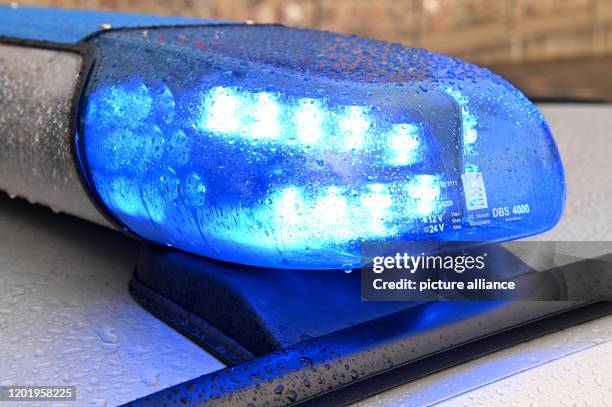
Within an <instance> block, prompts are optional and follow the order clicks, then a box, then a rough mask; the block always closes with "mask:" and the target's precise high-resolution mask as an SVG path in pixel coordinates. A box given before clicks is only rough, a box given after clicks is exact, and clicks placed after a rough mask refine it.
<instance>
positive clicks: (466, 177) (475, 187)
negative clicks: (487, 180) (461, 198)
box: [461, 172, 489, 211]
mask: <svg viewBox="0 0 612 407" xmlns="http://www.w3.org/2000/svg"><path fill="white" fill-rule="evenodd" d="M461 181H462V182H463V190H464V192H465V205H466V207H467V210H468V211H475V210H477V209H487V208H488V207H489V204H488V203H487V192H486V191H485V186H484V179H483V178H482V172H466V173H465V174H463V175H462V176H461Z"/></svg>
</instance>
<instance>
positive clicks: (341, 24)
mask: <svg viewBox="0 0 612 407" xmlns="http://www.w3.org/2000/svg"><path fill="white" fill-rule="evenodd" d="M19 4H24V5H45V6H60V7H78V8H91V9H104V10H121V11H133V12H145V13H155V14H175V15H188V16H197V17H206V18H222V19H231V20H241V21H243V20H252V21H254V22H280V23H283V24H286V25H290V26H298V27H314V28H319V29H325V30H332V31H338V32H343V33H351V34H360V35H365V36H368V37H373V38H379V39H384V40H388V41H394V42H401V43H405V44H408V45H412V46H420V47H424V48H427V49H430V50H434V51H440V52H444V53H449V54H453V55H457V56H459V57H462V58H465V59H468V60H471V61H475V62H480V63H493V62H506V61H513V62H519V61H525V60H540V59H550V58H556V57H564V56H594V55H600V54H605V53H610V52H611V51H612V0H532V1H528V0H395V1H394V0H378V1H368V0H290V1H287V0H285V1H283V0H225V1H224V0H156V1H146V0H24V1H21V2H19Z"/></svg>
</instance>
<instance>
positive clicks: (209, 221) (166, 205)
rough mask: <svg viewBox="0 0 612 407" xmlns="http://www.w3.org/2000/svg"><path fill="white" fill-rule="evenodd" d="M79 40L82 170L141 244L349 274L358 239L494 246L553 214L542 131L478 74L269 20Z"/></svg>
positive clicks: (550, 162) (549, 152) (555, 159)
mask: <svg viewBox="0 0 612 407" xmlns="http://www.w3.org/2000/svg"><path fill="white" fill-rule="evenodd" d="M89 43H90V44H91V45H92V46H93V47H95V49H97V50H98V51H97V55H96V59H95V63H94V65H93V68H92V71H91V73H90V76H89V80H88V82H87V85H86V88H85V90H84V93H83V97H82V102H81V110H80V116H79V118H80V122H79V126H78V152H79V157H80V161H81V164H82V170H83V172H84V173H85V175H86V178H87V180H88V183H89V185H90V187H91V188H92V190H93V191H95V194H96V195H97V197H98V198H99V200H100V202H101V203H102V204H103V205H104V206H105V207H106V208H108V211H109V213H110V214H111V216H113V217H114V218H115V219H116V220H117V221H118V222H119V223H120V224H121V225H123V226H124V227H125V228H127V229H128V230H130V231H131V232H133V233H134V234H136V235H139V236H141V237H143V238H145V239H147V240H149V241H153V242H157V243H160V244H165V245H168V246H173V247H176V248H179V249H183V250H186V251H189V252H193V253H197V254H200V255H203V256H207V257H211V258H215V259H219V260H224V261H228V262H234V263H241V264H249V265H255V266H266V267H281V268H303V269H329V268H351V267H358V266H359V264H360V258H359V248H360V243H361V242H363V241H366V240H380V239H382V240H419V239H437V240H479V241H501V240H508V239H516V238H521V237H525V236H529V235H533V234H536V233H539V232H542V231H544V230H547V229H549V228H551V227H552V226H553V225H554V224H555V223H556V222H557V221H558V219H559V217H560V215H561V211H562V208H563V204H564V198H565V184H564V176H563V170H562V166H561V162H560V159H559V155H558V152H557V149H556V146H555V144H554V141H553V139H552V136H551V133H550V130H549V129H548V126H547V125H546V122H545V121H544V119H543V117H542V115H541V114H540V113H539V112H538V110H537V109H536V108H535V107H534V105H533V104H532V103H531V102H530V101H529V100H528V99H527V98H526V97H525V96H524V95H523V94H522V93H521V92H520V91H518V90H517V89H515V88H513V87H512V86H511V85H510V84H508V83H507V82H506V81H504V80H503V79H501V78H500V77H498V76H496V75H495V74H493V73H491V72H490V71H488V70H486V69H483V68H479V67H477V66H474V65H471V64H467V63H465V62H462V61H460V60H458V59H455V58H452V57H447V56H443V55H439V54H435V53H431V52H428V51H425V50H421V49H413V48H408V47H404V46H401V45H397V44H390V43H386V42H381V41H375V40H369V39H364V38H359V37H354V36H345V35H339V34H332V33H325V32H318V31H312V30H302V29H291V28H285V27H282V26H270V25H265V26H250V25H231V24H230V25H221V26H208V27H206V26H202V27H173V28H151V29H124V30H115V31H108V32H104V33H102V34H100V35H97V36H94V37H92V38H91V39H90V40H89Z"/></svg>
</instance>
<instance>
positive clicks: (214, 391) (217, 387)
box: [126, 302, 612, 407]
mask: <svg viewBox="0 0 612 407" xmlns="http://www.w3.org/2000/svg"><path fill="white" fill-rule="evenodd" d="M507 312H513V311H512V309H510V310H507ZM610 313H612V302H600V303H592V304H588V305H583V306H579V307H576V305H571V304H567V308H565V309H563V310H560V311H556V312H551V313H550V314H547V315H545V316H543V317H541V318H535V319H532V320H527V321H526V322H525V323H523V324H519V325H516V326H512V327H500V329H499V330H497V331H496V332H495V333H492V334H490V335H486V336H482V337H480V338H476V339H474V340H471V341H466V342H463V343H460V344H458V345H456V346H454V347H451V348H447V349H444V350H441V351H438V352H433V353H430V354H428V355H425V356H423V357H418V358H414V359H412V360H409V361H406V362H405V363H400V364H397V365H394V364H393V363H390V362H389V363H386V362H384V361H385V360H386V359H387V358H389V360H390V359H393V357H394V352H395V351H398V352H406V350H407V349H410V348H411V347H412V346H416V344H417V343H422V342H421V341H422V338H415V339H414V340H411V339H409V338H404V339H403V340H401V341H399V342H398V341H395V340H394V338H389V339H390V342H388V341H387V342H386V341H385V340H384V339H383V342H381V344H380V345H379V346H376V347H374V348H373V349H372V351H366V352H365V353H364V352H361V351H357V353H335V352H334V346H333V343H334V342H337V343H338V344H339V345H340V346H342V343H343V342H344V341H347V340H348V341H349V342H350V341H351V340H354V338H355V337H354V335H358V336H359V335H364V336H363V338H364V340H365V341H368V340H370V339H371V335H372V334H374V335H376V336H380V335H382V334H381V333H380V331H378V332H377V331H376V330H375V328H377V327H380V325H379V324H378V323H377V322H375V323H373V324H367V325H371V326H364V327H363V328H365V329H363V328H358V327H355V329H347V330H346V331H344V332H341V331H340V332H337V333H334V334H332V335H331V336H327V337H320V338H314V339H312V340H309V341H306V342H303V343H301V344H298V345H296V346H294V347H291V348H288V349H286V350H282V351H278V352H275V353H273V354H270V355H267V356H263V357H260V358H257V359H254V360H251V361H248V362H246V363H244V364H242V365H238V366H235V367H232V368H226V369H222V370H219V371H217V372H212V373H209V374H206V375H204V376H201V377H198V378H195V379H192V380H189V381H187V382H184V383H181V384H178V385H175V386H172V387H170V388H167V389H164V390H161V391H159V392H156V393H153V394H151V395H149V396H145V397H143V398H141V399H138V400H135V401H132V402H130V403H127V404H126V405H128V406H158V405H164V406H181V407H183V406H185V405H190V406H236V405H245V406H246V405H251V404H252V405H274V406H289V405H300V406H344V405H348V404H351V403H354V402H357V401H360V400H363V399H365V398H367V397H371V396H373V395H375V394H378V393H381V392H384V391H386V390H389V389H391V388H393V387H396V386H399V385H402V384H405V383H408V382H411V381H414V380H416V379H419V378H421V377H424V376H426V375H429V374H432V373H436V372H439V371H442V370H445V369H448V368H451V367H453V366H456V365H459V364H461V363H465V362H468V361H470V360H473V359H476V358H478V357H481V356H485V355H488V354H491V353H493V352H497V351H499V350H502V349H505V348H508V347H510V346H514V345H517V344H519V343H522V342H525V341H528V340H531V339H534V338H537V337H539V336H542V335H545V334H549V333H552V332H555V331H558V330H560V329H564V328H568V327H570V326H572V325H576V324H580V323H583V322H587V321H589V320H592V319H595V318H598V317H601V316H604V315H607V314H610ZM395 317H396V316H395V315H389V317H388V318H386V319H388V321H385V323H387V322H389V321H392V320H393V319H394V318H395ZM451 325H452V324H451ZM448 329H449V331H448V332H447V334H449V335H452V327H449V328H448ZM415 341H416V342H415ZM321 348H324V349H327V350H326V351H325V350H323V351H322V352H326V355H328V356H329V357H330V359H326V360H318V359H315V360H314V362H313V360H312V359H310V357H311V355H312V351H313V349H321ZM330 352H331V353H330ZM305 359H306V360H309V361H310V362H305V361H304V360H305ZM349 363H350V364H351V366H353V365H354V364H355V363H357V364H358V365H359V366H361V368H360V369H363V370H364V372H362V373H357V376H355V377H354V380H352V381H351V382H350V383H348V384H338V383H339V381H338V379H339V377H340V376H344V375H351V376H352V375H353V373H352V372H353V371H351V370H346V369H345V367H346V366H349V365H348V364H349ZM381 363H382V364H381ZM383 365H385V366H387V367H386V368H380V367H381V366H383ZM375 366H379V367H378V368H376V367H375ZM349 369H351V368H350V367H349ZM296 382H297V383H305V382H308V383H309V384H308V388H309V389H310V390H311V392H310V394H313V392H312V390H314V395H312V396H310V397H309V396H306V397H304V395H300V393H299V392H295V391H293V390H292V389H293V388H294V386H296Z"/></svg>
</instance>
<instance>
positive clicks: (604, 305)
mask: <svg viewBox="0 0 612 407" xmlns="http://www.w3.org/2000/svg"><path fill="white" fill-rule="evenodd" d="M610 313H612V302H600V303H595V304H590V305H587V306H584V307H580V308H577V309H573V310H570V311H568V312H563V313H560V314H557V315H553V316H551V317H547V318H543V319H541V320H537V321H534V322H530V323H527V324H525V325H521V326H518V327H516V328H512V329H510V330H508V331H504V332H500V333H496V334H494V335H491V336H488V337H485V338H483V339H480V340H476V341H474V342H471V343H467V344H465V345H461V346H458V347H456V348H452V349H450V350H448V351H445V352H441V353H438V354H434V355H432V356H429V357H427V358H424V359H421V360H417V361H414V362H410V363H408V364H405V365H402V366H399V367H397V368H395V369H391V370H388V371H386V372H383V373H380V374H378V375H376V376H373V377H369V378H367V379H365V380H362V381H360V382H359V383H354V384H351V385H348V386H345V387H341V388H338V389H334V390H332V391H329V392H327V393H325V394H323V395H321V396H319V397H317V398H315V399H310V400H306V401H304V402H302V403H297V404H296V405H300V406H320V405H325V406H345V405H347V404H351V403H354V402H357V401H360V400H363V399H365V398H367V397H371V396H373V395H375V394H378V393H381V392H384V391H385V390H389V389H392V388H394V387H397V386H399V385H402V384H405V383H408V382H410V381H414V380H417V379H419V378H421V377H424V376H427V375H430V374H433V373H436V372H439V371H442V370H445V369H448V368H451V367H454V366H457V365H460V364H462V363H466V362H469V361H471V360H474V359H477V358H479V357H483V356H486V355H489V354H492V353H495V352H498V351H501V350H503V349H506V348H509V347H511V346H515V345H518V344H520V343H523V342H527V341H529V340H532V339H535V338H538V337H540V336H544V335H547V334H551V333H553V332H557V331H559V330H562V329H566V328H569V327H571V326H574V325H577V324H581V323H584V322H588V321H591V320H593V319H596V318H600V317H603V316H605V315H608V314H610Z"/></svg>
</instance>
